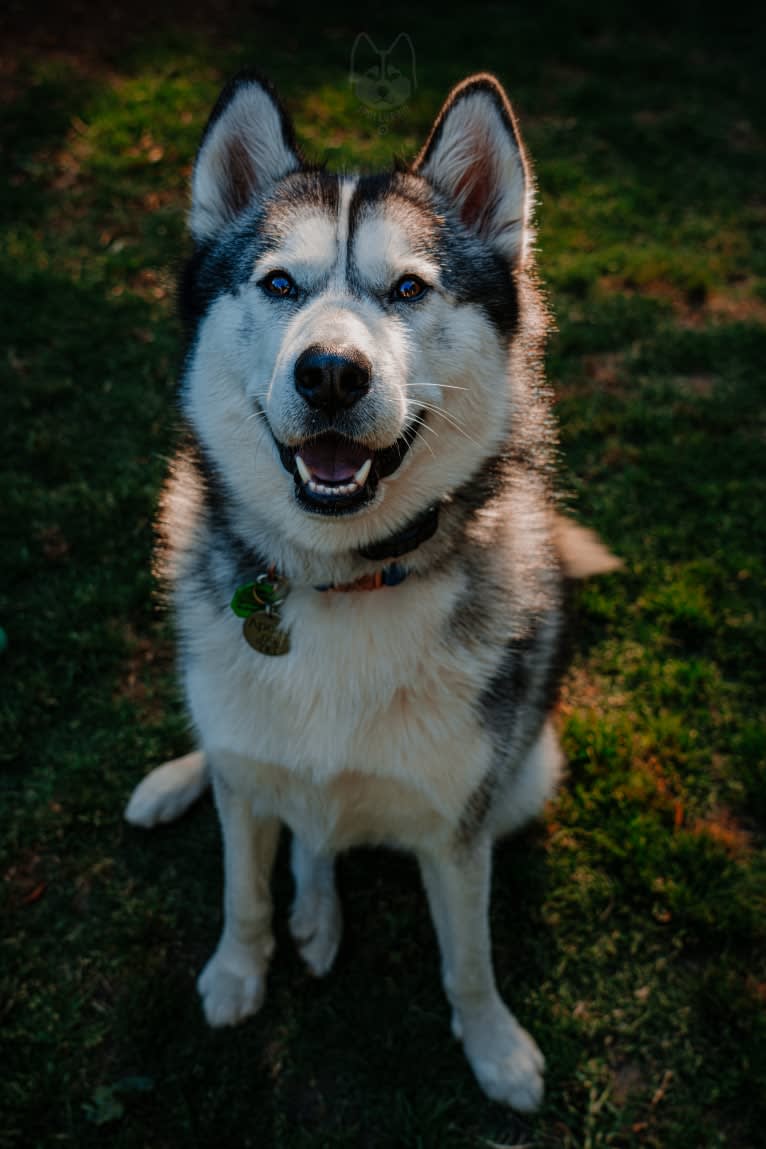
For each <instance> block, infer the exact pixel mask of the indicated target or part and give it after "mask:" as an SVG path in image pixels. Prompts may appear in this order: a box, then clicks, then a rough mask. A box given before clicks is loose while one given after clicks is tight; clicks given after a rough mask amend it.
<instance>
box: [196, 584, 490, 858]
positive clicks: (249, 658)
mask: <svg viewBox="0 0 766 1149" xmlns="http://www.w3.org/2000/svg"><path fill="white" fill-rule="evenodd" d="M463 589H464V588H463V583H462V579H461V578H459V577H458V576H445V577H444V578H442V579H438V580H429V584H428V587H426V586H425V585H423V584H420V583H419V582H418V580H417V579H416V578H414V577H413V578H411V579H410V580H408V581H407V582H406V583H404V584H402V585H401V586H398V587H391V588H383V589H380V590H376V591H371V592H353V593H341V594H336V593H318V592H316V591H312V590H310V589H306V590H300V591H296V592H293V593H291V594H290V595H289V596H288V599H287V601H286V602H285V605H284V607H283V618H284V625H285V627H286V629H288V630H289V634H290V651H289V653H288V654H285V655H283V656H276V657H273V656H269V655H265V654H260V653H258V652H257V651H254V650H252V649H251V648H250V647H249V646H248V645H247V643H246V642H245V641H244V639H243V637H242V634H241V624H240V623H239V622H238V620H237V619H235V618H234V617H233V616H232V617H231V618H229V617H223V618H221V616H220V615H217V616H215V620H214V619H213V618H212V617H211V618H210V619H208V620H207V622H206V624H205V625H204V626H203V636H202V637H200V634H199V633H198V634H197V636H196V638H195V642H194V657H193V658H192V660H191V662H190V665H189V668H188V671H187V676H186V677H187V690H188V694H189V700H190V703H191V708H192V713H193V715H194V718H195V721H196V723H197V725H198V727H199V729H200V733H201V735H202V740H203V743H204V745H205V747H206V749H207V750H208V752H209V753H210V754H211V756H212V758H213V761H214V762H217V764H218V768H219V769H220V768H223V770H224V772H225V773H227V774H228V776H229V781H230V782H231V783H232V784H233V785H234V786H235V787H236V788H237V789H238V790H242V789H247V790H248V791H249V792H250V793H251V794H252V796H253V797H254V799H255V800H257V802H258V804H259V805H260V808H261V809H262V811H263V812H264V813H267V812H272V813H276V814H279V815H280V816H281V817H283V818H284V819H285V820H286V821H288V822H290V823H291V824H295V823H296V822H303V821H308V822H313V823H316V822H317V820H318V821H319V822H321V823H322V824H323V826H324V830H323V831H322V832H323V833H325V832H329V831H330V830H331V829H332V834H331V837H332V838H333V841H334V844H335V845H336V846H337V845H338V840H337V839H338V836H339V835H340V837H342V838H343V839H344V842H345V839H346V838H350V839H353V840H370V839H373V840H375V839H377V840H382V839H389V840H397V838H402V837H410V836H411V834H412V833H417V828H418V827H424V825H425V823H426V822H428V821H429V819H431V818H436V819H437V820H439V821H444V820H445V819H446V821H447V822H449V823H454V822H455V821H456V820H458V819H459V817H460V814H461V812H462V811H463V809H464V807H465V803H466V802H467V801H468V798H469V796H470V794H471V793H472V792H473V791H474V790H475V789H476V787H477V786H478V785H479V784H480V782H481V780H482V778H483V776H484V774H485V773H486V770H487V768H488V764H489V757H490V754H491V747H490V743H489V739H488V738H487V736H486V735H485V733H484V732H483V730H482V727H481V723H480V720H479V717H478V711H477V707H476V699H477V697H478V694H479V693H480V690H481V684H482V683H483V682H484V681H486V677H487V674H488V673H490V672H491V668H492V665H493V664H494V662H495V657H496V653H495V652H494V651H491V650H486V649H482V650H481V651H480V652H479V653H473V654H469V653H468V652H467V651H466V650H465V649H463V648H462V647H461V646H459V645H458V644H457V642H456V640H455V639H454V638H453V637H451V635H450V629H449V623H448V620H449V618H450V617H451V615H452V613H453V610H454V606H455V602H456V600H457V598H458V596H459V594H460V593H461V592H462V591H463ZM200 623H201V624H202V620H200ZM342 827H345V829H342ZM397 827H398V831H399V832H397ZM294 828H295V826H294ZM315 829H317V830H318V829H319V827H318V826H315Z"/></svg>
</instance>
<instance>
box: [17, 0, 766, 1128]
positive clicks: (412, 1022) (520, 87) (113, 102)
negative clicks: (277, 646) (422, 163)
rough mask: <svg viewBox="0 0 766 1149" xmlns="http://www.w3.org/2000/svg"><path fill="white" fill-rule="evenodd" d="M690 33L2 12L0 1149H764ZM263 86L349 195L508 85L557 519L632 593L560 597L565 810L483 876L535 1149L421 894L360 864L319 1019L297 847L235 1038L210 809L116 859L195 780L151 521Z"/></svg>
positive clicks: (760, 418)
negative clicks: (193, 178)
mask: <svg viewBox="0 0 766 1149" xmlns="http://www.w3.org/2000/svg"><path fill="white" fill-rule="evenodd" d="M672 8H673V6H671V5H660V4H648V5H642V6H641V8H640V19H639V17H638V15H637V13H638V11H639V9H638V6H632V7H631V6H630V5H628V4H622V5H620V3H614V4H609V5H607V4H605V3H603V4H602V3H594V4H592V5H588V6H587V10H586V8H585V6H582V10H581V11H580V12H579V13H578V12H577V10H576V9H577V6H575V5H567V4H565V3H564V0H551V2H550V3H548V4H547V5H545V6H543V5H539V4H538V5H533V4H531V3H525V4H520V5H518V6H516V7H515V8H514V9H510V8H506V7H504V6H502V5H499V4H479V5H478V6H474V7H472V8H470V9H468V8H466V9H465V11H463V12H457V11H453V10H452V9H449V10H445V11H441V12H438V13H437V14H435V15H433V16H429V15H428V14H426V13H424V12H422V11H416V10H415V9H414V8H412V7H410V8H407V9H405V8H404V7H402V8H401V10H398V9H397V8H396V7H395V6H387V7H386V9H385V11H380V12H378V14H377V15H376V17H375V19H374V20H370V21H369V22H368V23H367V22H365V23H362V24H361V25H360V23H359V21H360V19H361V17H360V16H359V15H358V13H357V12H356V11H355V10H354V9H352V8H351V6H347V7H346V6H342V5H341V6H336V7H335V8H334V9H333V10H332V13H331V15H330V16H327V15H326V13H323V12H322V11H321V10H320V9H318V8H315V7H311V8H310V7H306V9H305V11H303V10H301V9H300V8H296V7H295V6H289V7H288V6H280V5H277V4H274V3H271V2H268V0H260V2H259V3H255V4H253V3H251V4H247V5H246V4H244V3H228V4H224V6H223V8H221V7H220V6H215V5H213V4H212V3H206V2H198V3H196V4H194V3H192V4H189V5H186V6H182V5H180V4H171V5H162V6H161V5H154V6H152V5H149V4H146V3H144V0H136V3H135V4H132V5H127V4H123V5H122V6H120V5H98V6H97V5H88V4H87V3H85V2H84V0H83V2H81V3H80V4H79V6H78V5H77V4H75V5H74V6H72V7H71V9H69V10H65V9H64V7H63V6H61V7H58V8H57V7H56V6H54V5H52V4H49V5H47V6H46V5H45V4H42V5H35V6H29V5H27V6H23V5H21V4H20V3H19V2H18V0H14V2H13V3H11V5H10V7H9V8H8V9H7V12H6V17H5V18H6V20H7V22H8V23H7V27H6V29H5V32H4V33H3V34H2V35H0V147H1V148H2V170H3V175H4V179H3V181H2V186H0V226H1V228H2V231H1V233H0V275H1V276H2V305H1V309H0V344H1V348H0V492H1V494H0V506H2V535H1V537H2V567H3V580H2V587H1V588H0V625H2V627H3V628H4V630H5V632H6V635H7V648H6V649H5V651H4V652H3V653H1V654H0V728H1V729H2V738H1V740H0V758H1V759H2V764H3V772H2V789H1V790H0V804H1V806H2V809H1V810H0V817H1V818H2V826H3V833H2V848H1V857H0V872H2V874H3V879H4V880H3V883H2V901H3V910H4V930H3V936H2V939H1V940H0V1019H1V1020H0V1026H1V1029H0V1041H1V1042H2V1048H1V1049H0V1064H2V1065H3V1073H2V1077H1V1078H0V1113H1V1114H2V1116H1V1117H0V1146H2V1147H3V1149H10V1147H14V1149H17V1147H18V1149H21V1147H23V1149H36V1147H41V1149H42V1147H43V1146H44V1147H46V1149H47V1147H48V1146H58V1145H62V1146H65V1145H72V1146H77V1147H78V1149H79V1147H88V1146H103V1145H109V1146H114V1147H115V1149H134V1147H135V1149H139V1147H141V1149H143V1147H146V1149H181V1147H185V1146H193V1147H206V1146H216V1147H222V1149H227V1147H231V1149H235V1147H236V1149H242V1147H246V1146H254V1147H255V1146H258V1147H259V1149H260V1147H264V1146H275V1147H282V1146H285V1147H292V1146H295V1147H297V1149H301V1147H304V1146H318V1147H321V1149H324V1147H335V1146H353V1147H357V1146H360V1147H365V1149H366V1147H369V1149H379V1147H380V1149H382V1147H389V1146H390V1147H403V1146H406V1147H410V1146H412V1147H419V1149H473V1147H481V1146H490V1147H491V1146H507V1147H509V1149H510V1147H511V1146H516V1147H517V1149H518V1147H520V1146H524V1147H525V1149H554V1147H560V1149H580V1147H585V1149H592V1147H595V1146H618V1147H628V1146H647V1147H653V1149H702V1147H707V1146H711V1147H712V1146H722V1147H726V1149H756V1147H757V1146H759V1145H766V1011H765V1010H764V1005H765V1004H766V897H765V893H766V872H765V871H766V866H764V853H763V841H764V829H765V828H766V767H765V760H766V712H765V709H764V698H765V694H764V678H766V609H765V599H766V595H765V594H764V582H765V580H764V574H765V567H766V511H765V510H764V508H765V507H766V467H764V456H765V455H766V419H765V418H764V400H763V393H764V373H765V372H764V364H766V238H765V236H766V229H765V228H764V224H766V200H765V199H764V187H765V186H766V160H765V158H764V157H765V155H766V149H765V147H764V135H765V133H766V87H764V84H763V66H762V51H763V43H764V38H763V33H764V30H765V29H764V27H763V21H762V20H759V22H758V24H756V21H755V18H753V20H752V22H751V24H750V26H746V25H745V23H744V17H743V16H742V14H741V13H736V12H734V11H733V10H732V9H731V7H730V6H729V7H725V8H724V9H723V10H719V8H718V6H715V7H714V6H713V5H712V4H711V5H705V4H702V5H696V6H692V5H678V6H675V12H673V11H671V9H672ZM89 9H91V10H89ZM160 9H161V11H160ZM631 11H632V12H633V13H634V14H633V15H631ZM681 13H685V15H682V14H681ZM736 17H738V18H739V19H740V20H741V21H743V23H742V24H741V26H737V24H736ZM365 21H366V18H365ZM360 28H361V29H364V28H366V29H367V30H368V31H369V32H370V33H371V34H372V35H373V38H374V39H375V40H376V41H377V42H378V43H379V44H380V45H381V46H386V45H387V44H389V43H390V42H391V41H392V40H393V39H394V37H395V35H396V33H398V32H400V31H407V32H409V34H410V36H411V37H412V41H413V44H414V47H415V52H416V58H417V79H418V86H417V90H416V91H415V92H414V94H413V95H412V97H411V98H410V99H409V101H407V102H406V103H405V104H404V105H403V106H402V107H400V108H398V109H396V110H395V111H394V112H392V113H390V114H387V115H385V116H383V117H380V116H376V115H374V114H372V113H371V112H370V111H369V110H368V109H367V108H366V107H364V106H363V105H362V104H361V103H360V102H359V100H358V99H357V98H356V96H355V94H354V92H353V91H352V90H351V89H350V87H349V84H348V66H349V55H350V51H351V46H352V44H353V42H354V37H355V35H356V33H357V31H359V30H360ZM250 64H256V65H258V66H259V67H260V68H261V69H262V70H264V71H265V72H266V73H267V74H269V75H270V76H271V78H272V79H274V81H275V82H276V83H277V84H278V86H279V87H280V90H281V91H282V92H283V94H284V96H285V98H286V101H287V103H288V105H289V108H290V110H291V111H292V113H293V114H294V116H295V118H296V122H297V126H298V130H299V134H300V135H301V137H302V139H303V140H304V142H305V143H306V146H307V150H308V151H309V153H310V154H311V155H312V156H313V157H314V158H321V157H322V156H326V157H327V160H328V163H329V164H330V166H331V167H338V166H351V165H363V166H366V167H371V166H375V165H389V164H390V163H391V161H392V159H393V157H394V155H400V156H404V157H409V156H412V155H413V154H414V152H415V150H416V149H417V147H418V145H419V143H420V142H421V141H422V140H423V138H424V136H425V133H426V132H427V130H428V126H429V124H430V122H431V120H432V118H433V116H434V114H435V112H436V111H437V109H438V107H439V104H440V101H441V99H442V98H443V96H444V94H445V93H446V91H447V89H448V88H449V86H450V85H451V84H452V83H453V82H455V81H457V80H459V79H460V78H462V77H463V76H464V75H465V74H467V73H468V72H470V71H474V70H479V69H485V70H492V71H496V72H497V73H498V74H499V75H500V77H501V78H502V79H503V80H504V82H505V83H506V84H507V86H508V89H509V91H510V93H511V96H512V98H513V100H514V103H515V106H516V109H517V111H518V114H519V117H520V122H521V126H522V131H523V132H524V134H525V138H526V140H527V142H528V145H529V149H530V152H531V155H532V157H533V158H534V160H535V164H536V172H537V179H538V185H539V210H538V220H539V233H538V247H539V253H540V265H541V272H542V275H543V278H544V281H545V283H546V284H547V286H548V290H549V294H550V299H551V304H552V307H553V310H554V313H555V316H556V320H557V331H556V333H555V335H554V337H553V338H552V340H551V344H550V349H549V357H548V365H549V373H550V378H551V380H552V382H553V384H554V386H555V391H556V397H557V410H558V414H559V417H560V422H561V430H562V449H561V460H560V481H561V487H562V489H563V490H564V491H566V492H568V496H569V503H570V507H571V511H572V513H573V514H575V515H576V516H577V517H578V518H579V519H581V520H582V521H583V522H585V523H587V524H589V525H591V526H593V527H595V528H596V529H597V530H598V531H599V532H600V534H601V535H602V536H603V537H604V538H605V539H606V540H607V541H608V543H609V545H610V546H611V547H612V548H613V549H614V550H616V551H617V552H618V553H619V554H620V555H621V556H622V557H623V559H624V562H625V567H624V570H623V571H622V572H620V573H618V574H614V575H610V576H608V577H607V578H605V579H602V580H600V581H594V582H593V583H592V584H590V585H586V586H584V587H583V588H582V589H581V590H580V591H579V592H578V594H577V596H576V602H575V624H574V644H573V645H574V650H573V662H572V666H571V669H570V671H569V673H568V676H567V678H566V682H565V685H564V689H563V692H562V696H561V701H560V704H559V706H558V711H557V723H558V726H559V729H560V731H561V734H562V737H563V741H564V744H565V747H566V750H567V753H568V757H569V772H568V777H567V780H566V783H565V785H564V787H563V789H562V791H561V794H560V796H559V798H558V799H557V801H556V802H555V803H553V804H552V805H551V806H550V808H549V809H548V811H547V814H546V817H545V819H544V820H543V821H541V822H540V823H538V824H537V825H535V826H534V827H533V828H531V829H530V830H528V831H526V832H525V833H524V834H523V835H521V836H519V837H517V838H516V839H513V840H511V841H509V842H508V843H505V844H503V845H502V846H501V847H500V848H499V850H498V856H497V868H496V879H495V892H494V903H493V927H494V939H495V954H496V964H497V970H498V978H499V982H500V984H501V987H502V989H503V992H504V994H505V996H506V997H507V998H508V1000H509V1001H510V1002H511V1003H512V1005H513V1007H514V1009H515V1010H516V1012H517V1013H518V1015H519V1017H520V1019H521V1021H522V1022H523V1024H524V1025H526V1026H527V1027H528V1028H529V1029H530V1030H531V1031H532V1032H533V1033H534V1035H535V1036H536V1038H537V1039H538V1041H539V1043H540V1045H541V1047H542V1048H543V1050H544V1051H545V1053H546V1055H547V1059H548V1074H547V1094H546V1101H545V1105H544V1108H543V1109H542V1110H541V1112H540V1113H539V1115H536V1116H535V1117H534V1118H531V1119H523V1120H522V1119H521V1118H517V1117H516V1116H514V1115H513V1114H511V1113H509V1112H507V1111H505V1110H503V1109H501V1108H499V1107H497V1106H495V1105H493V1104H492V1103H490V1102H488V1101H486V1100H485V1099H484V1098H483V1096H482V1095H481V1094H480V1093H479V1091H478V1088H477V1087H476V1085H475V1083H474V1081H473V1079H472V1077H471V1075H470V1073H469V1071H468V1069H467V1067H466V1066H465V1064H464V1062H463V1058H462V1054H461V1052H460V1049H459V1047H458V1046H457V1045H456V1043H455V1042H454V1041H453V1040H452V1038H451V1037H450V1036H449V1025H448V1012H447V1007H446V1004H445V1001H444V999H443V995H442V992H441V989H440V985H439V977H438V968H437V953H436V945H435V941H434V938H433V935H432V930H431V926H430V923H429V921H428V918H427V914H426V911H425V902H424V897H423V895H422V892H421V890H420V889H419V886H418V879H417V872H416V868H415V866H414V863H412V862H411V861H410V860H409V859H407V858H405V857H399V856H394V855H388V854H385V853H383V852H376V851H360V852H356V853H353V854H350V855H348V856H347V857H345V858H344V859H343V861H342V864H341V872H340V880H341V886H342V894H343V899H344V903H345V906H346V912H347V932H346V936H345V940H344V943H343V947H342V950H341V953H340V956H339V959H338V963H337V966H336V968H335V970H334V972H333V973H332V974H331V975H330V976H329V977H328V978H327V980H326V981H322V982H315V981H313V980H312V979H311V978H310V977H309V976H308V974H307V973H306V972H305V970H304V969H303V967H302V966H301V964H300V962H299V960H298V958H297V956H296V955H295V953H294V951H293V949H292V947H291V945H290V942H289V938H288V936H287V932H286V928H285V924H286V911H287V907H288V905H289V899H290V891H291V886H290V879H289V874H288V870H287V866H286V857H285V856H284V851H283V853H282V854H281V855H280V859H279V864H278V870H277V875H276V882H275V885H276V899H277V939H278V953H277V957H276V960H275V963H274V966H273V973H272V976H271V979H270V992H269V998H268V1001H267V1004H266V1005H265V1007H264V1009H263V1011H262V1013H261V1014H260V1015H259V1016H258V1018H257V1019H254V1020H252V1021H250V1022H249V1023H247V1024H246V1025H245V1026H243V1027H241V1028H240V1029H237V1030H230V1031H224V1032H212V1031H210V1030H208V1029H207V1028H206V1026H205V1024H204V1022H203V1019H202V1015H201V1011H200V1008H199V1005H198V1002H197V998H196V993H195V989H194V979H195V976H196V974H197V973H198V971H199V970H200V968H201V967H202V965H203V964H204V962H205V960H206V958H207V957H208V956H209V954H210V952H211V950H212V948H213V946H214V944H215V941H216V937H217V932H218V928H219V923H220V852H219V835H218V828H217V825H216V821H215V815H214V811H213V808H212V805H211V803H210V802H209V800H204V801H203V802H201V803H200V804H199V806H198V807H197V808H196V809H194V810H193V811H192V812H191V813H190V814H189V815H188V816H187V817H186V818H185V819H183V820H182V821H180V822H179V823H177V824H175V825H172V826H169V827H167V828H165V829H162V830H160V831H157V832H155V833H153V834H144V833H140V832H138V831H135V830H132V829H130V828H129V827H128V826H127V825H125V824H124V823H123V821H122V817H121V812H122V808H123V806H124V803H125V801H126V799H127V797H128V795H129V793H130V791H131V788H132V786H133V785H134V784H135V783H136V781H137V780H138V779H139V778H140V777H141V776H142V774H143V773H144V772H145V771H146V770H148V769H149V768H150V767H151V766H152V765H153V764H156V763H157V762H160V761H162V760H163V759H165V758H168V757H172V756H174V755H176V754H180V753H183V752H185V751H186V750H188V749H190V748H191V743H190V736H189V733H188V730H187V725H186V720H185V717H184V714H183V712H182V709H181V706H180V702H179V698H178V693H177V690H176V686H175V682H174V675H173V642H172V633H171V627H170V625H169V623H168V620H167V618H166V617H165V615H164V614H163V610H162V606H161V603H159V602H158V600H157V596H156V594H155V593H154V588H153V583H152V576H151V548H152V522H153V515H154V509H155V505H156V499H157V494H158V491H159V488H160V485H161V483H162V480H163V474H164V471H165V468H166V462H167V459H168V457H169V455H170V454H171V453H172V450H173V444H174V441H175V437H176V434H177V425H176V419H175V413H174V406H173V397H174V387H175V378H176V374H177V368H178V364H179V360H180V355H181V336H180V327H179V323H178V322H177V319H176V316H175V309H174V282H175V277H176V273H177V269H178V267H179V265H180V263H181V261H182V260H183V258H184V256H185V254H186V253H187V252H188V243H187V240H186V237H185V233H184V211H185V206H186V187H187V182H188V176H189V170H190V164H191V161H192V158H193V155H194V150H195V147H196V143H197V140H198V138H199V134H200V131H201V128H202V125H203V123H204V120H205V117H206V115H207V112H208V111H209V109H210V107H211V105H212V102H213V100H214V98H215V95H216V93H217V91H218V89H219V87H220V85H221V83H222V82H223V80H224V79H225V78H226V77H227V76H228V75H230V74H231V73H232V72H234V71H236V70H237V69H239V68H240V67H242V66H244V65H250Z"/></svg>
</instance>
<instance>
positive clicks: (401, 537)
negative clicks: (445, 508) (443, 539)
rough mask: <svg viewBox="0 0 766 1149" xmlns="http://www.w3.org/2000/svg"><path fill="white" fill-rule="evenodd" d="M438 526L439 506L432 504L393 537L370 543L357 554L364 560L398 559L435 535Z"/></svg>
mask: <svg viewBox="0 0 766 1149" xmlns="http://www.w3.org/2000/svg"><path fill="white" fill-rule="evenodd" d="M438 526H439V504H438V503H434V505H433V506H432V507H427V508H426V510H425V511H423V513H422V514H421V515H418V517H417V518H416V519H412V520H411V521H410V522H409V523H407V525H406V526H405V527H402V529H401V530H400V531H397V533H396V534H395V535H389V536H388V538H385V539H381V540H380V542H377V543H370V544H369V545H368V546H366V547H360V548H359V554H360V555H361V556H362V558H365V559H381V560H382V559H398V558H400V557H401V556H402V555H406V554H407V553H408V551H414V550H415V549H416V548H417V547H419V546H420V544H421V543H425V542H427V541H428V539H430V538H432V537H433V535H435V534H436V528H437V527H438Z"/></svg>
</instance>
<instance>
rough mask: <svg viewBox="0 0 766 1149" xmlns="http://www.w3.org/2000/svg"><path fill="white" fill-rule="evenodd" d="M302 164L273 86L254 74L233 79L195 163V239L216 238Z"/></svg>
mask: <svg viewBox="0 0 766 1149" xmlns="http://www.w3.org/2000/svg"><path fill="white" fill-rule="evenodd" d="M302 163H303V161H302V157H301V154H300V152H299V150H298V146H297V144H296V142H295V134H294V132H293V126H292V124H291V122H290V120H289V118H288V116H287V113H286V112H285V110H284V108H283V107H282V105H281V104H280V102H279V100H278V99H277V96H276V94H275V92H274V90H273V89H272V87H271V85H270V84H269V83H268V82H267V81H266V80H263V79H262V78H261V77H259V76H256V75H255V74H253V73H243V74H242V75H240V76H237V77H236V78H235V79H234V80H232V81H231V83H229V84H227V86H226V87H225V88H224V90H223V91H222V92H221V94H220V96H219V97H218V102H217V103H216V105H215V107H214V108H213V111H212V113H211V115H210V119H209V120H208V123H207V127H206V128H205V131H204V134H203V136H202V143H201V144H200V149H199V152H198V153H197V159H196V162H195V164H194V174H193V176H192V205H191V212H190V214H189V228H190V230H191V233H192V235H193V236H194V238H195V240H196V241H197V242H198V243H204V242H206V241H207V240H211V239H214V238H215V237H216V235H218V233H219V232H220V231H221V230H222V229H223V228H224V227H225V226H226V225H227V224H229V223H231V222H232V221H233V220H235V219H236V218H237V216H238V215H240V213H241V212H242V211H244V209H245V208H246V207H247V206H248V205H249V204H250V203H251V202H252V200H253V197H254V196H256V195H258V194H259V193H261V192H264V191H266V190H267V189H268V188H269V187H270V186H271V185H272V184H274V183H276V182H277V181H278V180H281V179H283V178H284V177H285V176H286V175H289V174H290V172H293V171H297V170H298V169H299V168H300V167H301V166H302Z"/></svg>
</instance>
